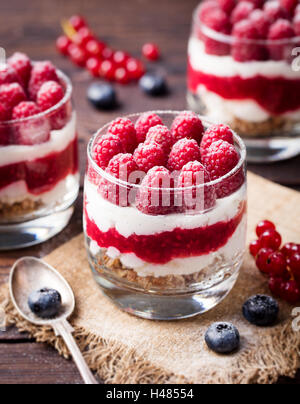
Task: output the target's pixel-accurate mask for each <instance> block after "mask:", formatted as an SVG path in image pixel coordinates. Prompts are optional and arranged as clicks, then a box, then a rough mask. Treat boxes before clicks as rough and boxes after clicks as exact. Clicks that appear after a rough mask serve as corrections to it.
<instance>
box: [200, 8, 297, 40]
mask: <svg viewBox="0 0 300 404" xmlns="http://www.w3.org/2000/svg"><path fill="white" fill-rule="evenodd" d="M202 5H203V4H202V3H200V4H199V5H198V6H197V7H196V9H195V10H194V13H193V22H194V24H196V25H197V26H198V27H199V28H200V29H201V30H202V32H203V33H204V34H206V35H207V36H208V37H209V38H212V39H215V40H216V41H218V42H221V43H227V44H229V45H233V44H234V43H239V44H243V43H244V44H248V45H251V44H252V45H265V46H266V45H268V46H270V45H292V44H296V43H297V44H298V45H299V47H300V36H296V37H293V38H286V39H276V40H270V39H246V38H241V39H240V38H235V37H234V36H233V35H231V34H230V35H229V34H223V33H221V32H218V31H215V30H213V29H211V28H209V27H208V26H207V25H205V24H204V23H203V22H202V21H200V18H199V11H200V8H201V7H202Z"/></svg>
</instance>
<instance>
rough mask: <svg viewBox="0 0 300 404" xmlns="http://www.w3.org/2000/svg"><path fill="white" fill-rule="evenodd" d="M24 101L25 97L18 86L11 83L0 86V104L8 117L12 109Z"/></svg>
mask: <svg viewBox="0 0 300 404" xmlns="http://www.w3.org/2000/svg"><path fill="white" fill-rule="evenodd" d="M25 100H26V95H25V93H24V90H23V88H22V87H21V85H20V84H18V83H11V84H2V86H0V103H1V104H2V105H3V106H4V107H5V108H6V109H7V111H8V114H9V115H10V116H11V113H12V110H13V108H14V107H15V106H16V105H18V104H19V103H20V102H22V101H25Z"/></svg>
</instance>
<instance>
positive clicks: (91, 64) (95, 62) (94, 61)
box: [86, 57, 101, 77]
mask: <svg viewBox="0 0 300 404" xmlns="http://www.w3.org/2000/svg"><path fill="white" fill-rule="evenodd" d="M100 64H101V61H100V60H99V59H98V58H95V57H92V58H89V59H88V60H87V61H86V68H87V69H88V71H89V72H90V73H91V75H92V76H94V77H98V76H99V69H100Z"/></svg>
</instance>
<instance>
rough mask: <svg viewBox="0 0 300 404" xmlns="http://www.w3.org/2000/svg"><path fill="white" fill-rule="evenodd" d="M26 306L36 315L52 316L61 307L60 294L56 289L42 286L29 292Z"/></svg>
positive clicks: (54, 315) (42, 316) (55, 314)
mask: <svg viewBox="0 0 300 404" xmlns="http://www.w3.org/2000/svg"><path fill="white" fill-rule="evenodd" d="M28 306H29V308H30V310H31V311H32V312H33V313H34V314H36V315H37V316H38V317H41V318H54V317H56V316H57V314H58V313H59V311H60V308H61V295H60V293H59V292H58V291H57V290H54V289H48V288H43V289H40V290H38V291H35V292H32V293H31V294H30V296H29V299H28Z"/></svg>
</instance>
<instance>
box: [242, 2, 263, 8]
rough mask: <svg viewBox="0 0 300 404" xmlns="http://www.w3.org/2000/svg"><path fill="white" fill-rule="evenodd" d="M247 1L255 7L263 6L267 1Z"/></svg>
mask: <svg viewBox="0 0 300 404" xmlns="http://www.w3.org/2000/svg"><path fill="white" fill-rule="evenodd" d="M246 1H248V2H249V3H252V4H253V5H254V7H255V8H262V6H263V5H264V2H265V0H246Z"/></svg>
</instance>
